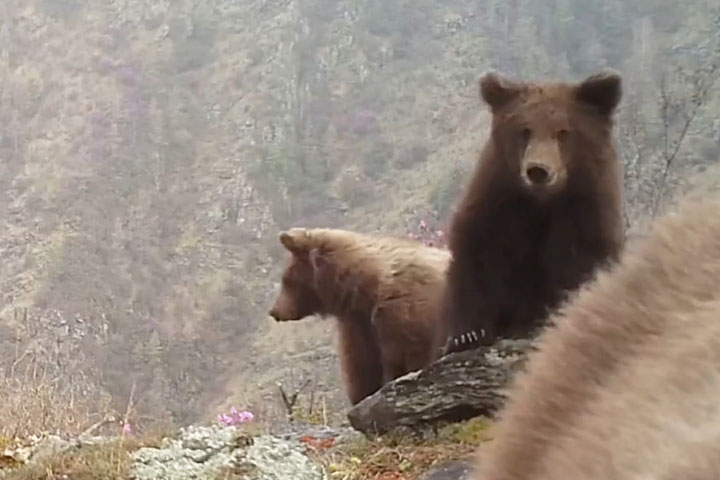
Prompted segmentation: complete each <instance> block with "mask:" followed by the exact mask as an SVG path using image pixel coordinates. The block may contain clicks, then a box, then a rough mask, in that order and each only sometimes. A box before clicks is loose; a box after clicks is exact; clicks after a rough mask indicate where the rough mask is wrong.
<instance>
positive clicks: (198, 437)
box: [131, 425, 326, 480]
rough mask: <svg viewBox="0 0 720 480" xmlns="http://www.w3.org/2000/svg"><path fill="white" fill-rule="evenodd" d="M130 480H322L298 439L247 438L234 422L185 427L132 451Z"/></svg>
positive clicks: (265, 436) (318, 468)
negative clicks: (175, 435) (154, 444)
mask: <svg viewBox="0 0 720 480" xmlns="http://www.w3.org/2000/svg"><path fill="white" fill-rule="evenodd" d="M132 457H133V463H132V466H131V478H132V479H134V480H151V479H153V480H164V479H167V480H185V479H188V480H190V479H201V478H202V479H208V478H209V479H212V478H219V476H220V475H221V474H231V475H232V477H231V478H241V479H245V480H256V479H257V480H260V479H262V480H283V479H290V478H292V479H297V480H324V479H325V478H326V477H325V474H324V472H323V470H322V469H321V468H320V467H319V466H318V465H317V464H315V463H313V462H312V461H311V460H310V458H308V456H307V455H306V454H305V453H304V448H303V446H302V445H301V444H299V443H294V442H289V441H287V440H283V439H280V438H277V437H274V436H271V435H259V436H250V435H248V434H246V433H245V432H243V430H242V428H238V427H235V426H229V427H226V426H222V425H214V426H207V427H205V426H190V427H187V428H185V429H182V430H181V431H180V433H179V435H178V438H175V439H165V440H164V441H163V442H162V444H161V445H160V447H159V448H147V447H146V448H141V449H139V450H137V451H136V452H134V453H133V454H132Z"/></svg>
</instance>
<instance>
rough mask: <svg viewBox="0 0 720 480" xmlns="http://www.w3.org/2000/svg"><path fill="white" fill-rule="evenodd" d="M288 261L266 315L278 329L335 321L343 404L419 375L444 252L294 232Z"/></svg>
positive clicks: (330, 232) (370, 238) (347, 234)
mask: <svg viewBox="0 0 720 480" xmlns="http://www.w3.org/2000/svg"><path fill="white" fill-rule="evenodd" d="M280 242H281V243H282V244H283V246H284V247H285V248H286V249H287V250H288V251H289V252H290V253H291V254H292V255H291V257H290V259H289V262H288V264H287V266H286V268H285V271H284V272H283V276H282V288H281V291H280V293H279V295H278V297H277V299H276V300H275V304H274V306H273V307H272V309H271V310H270V315H271V316H272V317H273V318H274V319H275V320H277V321H289V320H300V319H302V318H305V317H308V316H311V315H316V314H317V315H322V316H334V317H336V318H337V325H338V329H339V347H338V349H339V356H340V361H341V367H342V372H343V376H344V379H345V383H346V388H347V392H348V396H349V398H350V401H351V402H352V404H353V405H354V404H356V403H357V402H359V401H360V400H362V399H363V398H365V397H366V396H368V395H370V394H371V393H373V392H375V391H376V390H378V389H379V388H380V387H381V386H382V385H383V384H384V383H386V382H387V381H389V380H392V379H395V378H397V377H400V376H402V375H404V374H406V373H409V372H411V371H414V370H418V369H421V368H422V367H424V366H425V365H427V364H428V363H429V362H430V361H431V360H432V359H433V358H435V357H436V356H437V355H434V354H433V352H431V348H432V345H433V337H434V326H433V325H434V323H435V322H436V321H437V319H438V318H439V310H438V309H439V306H440V299H441V295H442V287H443V284H444V282H445V274H446V271H447V265H448V262H449V259H450V253H449V252H448V251H447V250H442V249H438V248H432V247H428V246H425V245H423V244H422V243H420V242H417V241H413V240H409V239H401V238H395V237H390V236H379V235H367V234H361V233H358V232H352V231H347V230H339V229H320V228H316V229H305V228H293V229H291V230H288V231H286V232H282V233H281V234H280Z"/></svg>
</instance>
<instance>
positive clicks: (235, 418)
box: [218, 407, 254, 426]
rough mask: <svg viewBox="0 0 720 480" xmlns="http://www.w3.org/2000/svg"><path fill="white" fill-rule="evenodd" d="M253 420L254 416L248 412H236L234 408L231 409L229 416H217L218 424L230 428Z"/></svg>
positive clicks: (224, 414)
mask: <svg viewBox="0 0 720 480" xmlns="http://www.w3.org/2000/svg"><path fill="white" fill-rule="evenodd" d="M253 418H254V416H253V414H252V413H251V412H248V411H247V410H244V411H242V412H238V410H237V409H236V408H235V407H231V408H230V412H229V414H226V413H223V414H220V415H218V422H220V423H222V424H224V425H227V426H230V425H237V424H238V423H246V422H250V421H252V420H253Z"/></svg>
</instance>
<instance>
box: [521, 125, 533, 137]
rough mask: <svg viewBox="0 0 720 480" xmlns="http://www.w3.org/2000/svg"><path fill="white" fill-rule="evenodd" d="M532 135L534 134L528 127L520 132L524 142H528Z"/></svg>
mask: <svg viewBox="0 0 720 480" xmlns="http://www.w3.org/2000/svg"><path fill="white" fill-rule="evenodd" d="M531 133H532V132H531V131H530V129H529V128H527V127H523V129H522V130H520V136H521V137H522V139H523V140H528V139H529V138H530V134H531Z"/></svg>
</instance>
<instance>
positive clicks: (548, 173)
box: [523, 162, 557, 187]
mask: <svg viewBox="0 0 720 480" xmlns="http://www.w3.org/2000/svg"><path fill="white" fill-rule="evenodd" d="M523 179H524V180H525V183H527V184H528V185H529V186H531V187H547V186H550V185H553V184H554V183H555V181H556V180H557V174H556V173H555V172H554V171H553V170H552V169H551V168H550V167H549V166H548V165H544V164H542V163H538V162H528V163H527V164H526V165H525V168H524V169H523Z"/></svg>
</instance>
